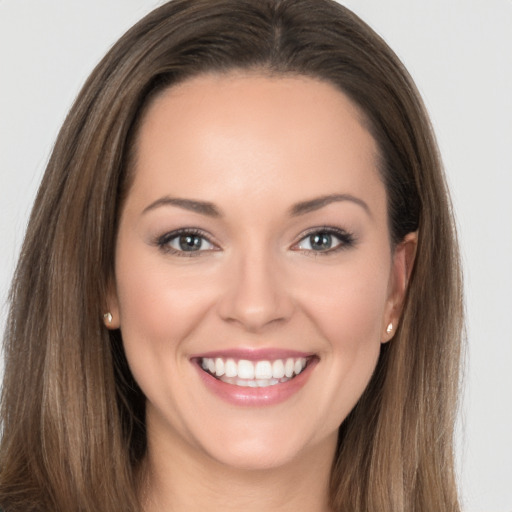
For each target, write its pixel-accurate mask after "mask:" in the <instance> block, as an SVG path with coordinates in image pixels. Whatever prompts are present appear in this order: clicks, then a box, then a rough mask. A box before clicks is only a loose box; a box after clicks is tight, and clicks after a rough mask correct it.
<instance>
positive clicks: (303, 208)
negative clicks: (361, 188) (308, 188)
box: [290, 194, 372, 217]
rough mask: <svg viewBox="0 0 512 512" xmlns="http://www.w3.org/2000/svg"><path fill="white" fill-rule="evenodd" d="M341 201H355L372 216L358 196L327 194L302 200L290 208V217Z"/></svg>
mask: <svg viewBox="0 0 512 512" xmlns="http://www.w3.org/2000/svg"><path fill="white" fill-rule="evenodd" d="M342 201H350V202H352V203H355V204H357V205H359V206H360V207H361V208H363V210H364V211H365V212H366V213H367V214H368V215H369V216H370V217H371V216H372V214H371V211H370V208H369V206H368V205H367V204H366V203H365V202H364V201H363V200H362V199H359V198H358V197H355V196H352V195H350V194H329V195H326V196H320V197H315V198H314V199H310V200H308V201H302V202H300V203H297V204H295V205H293V206H292V207H291V208H290V215H291V216H292V217H297V216H299V215H304V214H306V213H309V212H313V211H316V210H320V208H323V207H324V206H327V205H328V204H331V203H337V202H342Z"/></svg>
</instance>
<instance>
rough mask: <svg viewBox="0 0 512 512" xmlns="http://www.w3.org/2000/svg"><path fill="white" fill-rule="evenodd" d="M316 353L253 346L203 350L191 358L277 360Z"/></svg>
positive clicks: (306, 356) (309, 355)
mask: <svg viewBox="0 0 512 512" xmlns="http://www.w3.org/2000/svg"><path fill="white" fill-rule="evenodd" d="M314 355H315V354H314V353H313V352H303V351H299V350H288V349H279V348H264V349H251V348H231V349H225V350H212V351H209V352H201V353H198V354H194V355H193V356H191V359H202V358H211V359H215V358H217V357H220V358H223V359H227V358H230V359H237V360H239V359H245V360H248V361H263V360H271V361H273V360H276V359H287V358H289V357H294V358H298V357H305V358H308V357H311V356H314Z"/></svg>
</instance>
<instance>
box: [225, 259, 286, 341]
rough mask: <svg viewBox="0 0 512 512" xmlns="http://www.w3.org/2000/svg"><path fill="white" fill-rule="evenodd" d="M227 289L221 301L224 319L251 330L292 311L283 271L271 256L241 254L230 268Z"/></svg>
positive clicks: (281, 317) (280, 319)
mask: <svg viewBox="0 0 512 512" xmlns="http://www.w3.org/2000/svg"><path fill="white" fill-rule="evenodd" d="M228 273H229V276H228V277H227V283H226V285H227V286H226V288H225V292H224V294H223V296H222V298H221V300H220V301H219V303H218V311H219V314H220V316H221V317H222V319H223V320H224V321H227V322H231V323H236V324H239V325H240V326H242V327H243V328H244V329H245V330H247V331H250V332H258V331H261V330H262V329H264V328H265V327H267V326H269V325H270V324H276V323H282V322H285V321H287V320H289V318H290V317H291V315H292V313H293V300H292V297H291V295H290V290H289V289H288V288H287V286H286V283H285V281H286V280H285V277H284V272H283V269H282V268H279V266H278V265H277V263H276V262H275V261H273V260H272V258H270V257H269V256H265V255H263V254H258V255H252V256H246V257H240V258H238V259H237V260H236V261H235V262H233V265H231V266H230V268H229V270H228Z"/></svg>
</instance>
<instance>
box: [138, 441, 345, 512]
mask: <svg viewBox="0 0 512 512" xmlns="http://www.w3.org/2000/svg"><path fill="white" fill-rule="evenodd" d="M173 444H174V443H173ZM335 446H336V439H327V440H326V441H325V442H324V443H323V445H322V446H317V447H315V449H314V450H313V449H312V450H310V451H309V452H308V453H303V454H300V455H298V456H297V457H296V458H294V460H293V461H289V462H287V463H285V464H282V465H280V466H278V467H269V468H265V469H261V468H259V469H247V468H234V467H230V466H227V465H225V464H223V463H220V462H218V461H216V460H214V459H212V458H211V457H209V456H208V455H207V454H204V453H201V452H200V451H199V450H197V449H195V448H194V447H190V446H176V445H175V444H174V446H172V447H171V446H168V447H165V446H163V445H162V442H161V440H160V441H159V442H158V443H156V442H155V443H151V438H148V455H147V458H146V461H145V464H144V468H143V470H142V476H141V482H142V483H141V488H142V491H141V494H142V502H143V510H144V512H162V511H165V512H185V511H186V512H199V511H201V512H204V510H208V511H210V512H217V511H218V512H221V511H222V512H231V511H237V512H239V511H240V510H243V511H244V512H256V511H258V512H261V511H262V510H268V511H272V512H291V511H293V512H302V511H304V512H329V511H330V508H329V501H328V496H329V480H330V472H331V465H332V460H333V456H334V451H335ZM166 448H169V449H166ZM171 448H172V450H171Z"/></svg>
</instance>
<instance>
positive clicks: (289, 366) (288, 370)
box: [284, 358, 295, 377]
mask: <svg viewBox="0 0 512 512" xmlns="http://www.w3.org/2000/svg"><path fill="white" fill-rule="evenodd" d="M294 369H295V364H294V361H293V359H291V358H289V359H287V360H286V363H285V365H284V374H285V376H286V377H291V376H292V375H293V370H294Z"/></svg>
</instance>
